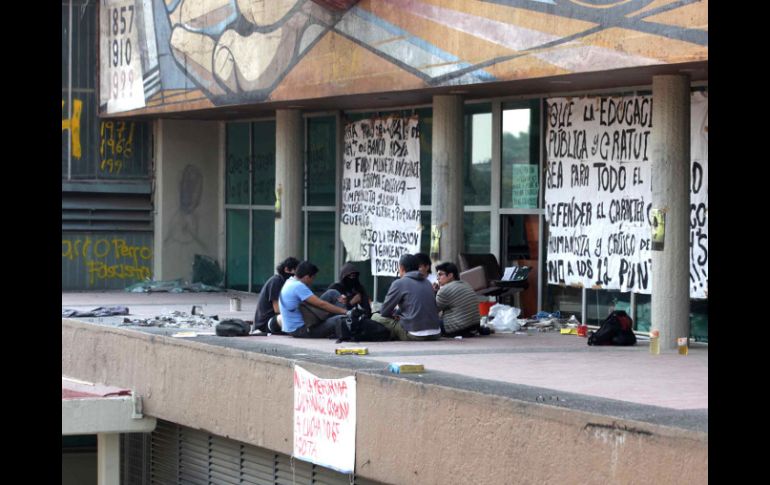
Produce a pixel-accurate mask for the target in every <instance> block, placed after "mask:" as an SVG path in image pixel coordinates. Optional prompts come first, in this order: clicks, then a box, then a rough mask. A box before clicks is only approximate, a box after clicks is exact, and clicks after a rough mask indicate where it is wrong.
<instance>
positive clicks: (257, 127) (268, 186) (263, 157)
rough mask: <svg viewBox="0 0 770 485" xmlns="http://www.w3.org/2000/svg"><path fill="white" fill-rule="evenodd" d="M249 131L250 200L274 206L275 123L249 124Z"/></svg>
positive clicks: (271, 121) (259, 122)
mask: <svg viewBox="0 0 770 485" xmlns="http://www.w3.org/2000/svg"><path fill="white" fill-rule="evenodd" d="M251 129H252V133H253V141H254V143H253V144H252V148H251V149H252V152H253V154H252V159H253V160H254V163H253V165H254V166H253V167H252V170H253V172H252V173H253V174H254V175H253V177H252V179H253V180H252V190H251V200H252V203H253V204H257V205H273V204H275V121H273V120H270V121H258V122H256V123H252V124H251ZM246 200H248V196H247V199H246ZM271 254H272V253H271ZM271 257H272V256H271Z"/></svg>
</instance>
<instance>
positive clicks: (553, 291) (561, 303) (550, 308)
mask: <svg viewBox="0 0 770 485" xmlns="http://www.w3.org/2000/svg"><path fill="white" fill-rule="evenodd" d="M542 276H543V279H544V280H545V278H546V274H545V273H543V275H542ZM582 295H583V291H582V290H581V289H580V288H574V287H572V286H566V287H561V286H558V285H548V284H547V285H546V289H545V294H544V295H543V300H544V301H543V310H544V311H546V312H549V313H553V312H556V311H559V312H561V314H562V316H564V315H567V317H568V318H569V316H570V315H575V318H577V319H578V320H580V321H581V322H582V321H583V314H582V312H581V303H582Z"/></svg>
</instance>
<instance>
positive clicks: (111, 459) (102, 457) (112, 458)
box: [96, 433, 120, 485]
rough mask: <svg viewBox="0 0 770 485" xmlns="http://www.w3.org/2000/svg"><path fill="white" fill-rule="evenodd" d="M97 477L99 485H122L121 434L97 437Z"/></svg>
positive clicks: (102, 434) (104, 434)
mask: <svg viewBox="0 0 770 485" xmlns="http://www.w3.org/2000/svg"><path fill="white" fill-rule="evenodd" d="M96 470H97V471H96V476H97V479H96V480H97V482H96V483H97V484H98V485H117V484H119V483H120V434H119V433H99V434H97V435H96Z"/></svg>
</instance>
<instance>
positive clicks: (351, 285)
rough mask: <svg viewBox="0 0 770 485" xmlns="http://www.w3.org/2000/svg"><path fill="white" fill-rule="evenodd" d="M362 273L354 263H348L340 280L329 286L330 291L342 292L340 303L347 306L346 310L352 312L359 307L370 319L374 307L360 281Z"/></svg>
mask: <svg viewBox="0 0 770 485" xmlns="http://www.w3.org/2000/svg"><path fill="white" fill-rule="evenodd" d="M359 275H360V273H359V272H358V270H357V269H356V267H355V266H353V264H352V263H346V264H345V265H344V266H343V267H342V269H341V270H340V280H339V281H337V282H335V283H332V284H331V286H329V289H330V290H337V291H339V292H340V296H339V299H338V300H337V301H338V302H339V303H341V304H343V305H345V308H346V309H348V310H352V309H353V308H356V307H357V306H358V307H360V308H361V310H363V312H364V316H365V317H367V318H368V317H370V316H371V314H372V307H371V305H370V303H369V295H368V294H367V293H366V289H365V288H364V286H363V285H362V284H361V281H359V279H358V276H359Z"/></svg>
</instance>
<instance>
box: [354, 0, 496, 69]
mask: <svg viewBox="0 0 770 485" xmlns="http://www.w3.org/2000/svg"><path fill="white" fill-rule="evenodd" d="M351 13H353V14H355V15H356V16H357V17H360V18H361V19H363V20H365V21H367V22H369V23H371V24H373V25H376V26H377V27H380V28H381V29H383V30H386V31H387V32H389V33H390V34H392V35H394V36H396V37H403V38H404V40H405V41H406V42H408V43H410V44H412V45H414V46H415V47H418V48H419V49H422V50H423V51H425V52H427V53H429V54H431V55H433V56H436V57H438V58H439V59H441V60H443V61H444V62H454V63H457V69H464V68H468V67H470V66H471V64H469V63H467V62H465V61H463V60H462V59H460V58H459V57H457V56H454V55H452V54H450V53H449V52H446V51H444V50H441V49H439V48H438V47H436V46H434V45H433V44H431V43H429V42H426V41H425V40H423V39H421V38H419V37H415V36H413V35H412V34H410V33H409V32H407V31H405V30H403V29H401V28H399V27H397V26H395V25H393V24H391V23H390V22H387V21H386V20H383V19H381V18H380V17H377V16H376V15H374V14H371V13H369V12H367V11H366V10H362V9H361V8H359V7H354V8H353V9H352V10H351ZM369 47H370V48H373V49H377V48H376V47H374V46H369ZM399 60H400V61H401V62H404V63H406V60H404V59H399ZM471 74H472V75H473V76H474V77H475V78H476V79H478V80H480V81H494V80H496V78H495V77H494V76H493V75H491V74H489V73H487V72H485V71H482V70H480V69H479V70H476V71H473V72H472V73H471Z"/></svg>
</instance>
